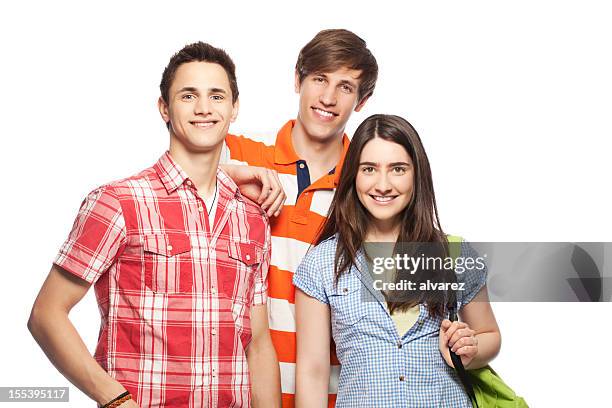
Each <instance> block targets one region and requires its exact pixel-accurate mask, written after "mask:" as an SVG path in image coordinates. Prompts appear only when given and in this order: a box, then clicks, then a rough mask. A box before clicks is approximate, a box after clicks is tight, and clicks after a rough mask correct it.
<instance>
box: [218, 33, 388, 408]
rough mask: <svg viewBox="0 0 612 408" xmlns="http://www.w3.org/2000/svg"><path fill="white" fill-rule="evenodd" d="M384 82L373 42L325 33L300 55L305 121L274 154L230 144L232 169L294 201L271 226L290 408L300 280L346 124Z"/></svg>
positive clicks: (298, 84)
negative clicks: (271, 177) (277, 186)
mask: <svg viewBox="0 0 612 408" xmlns="http://www.w3.org/2000/svg"><path fill="white" fill-rule="evenodd" d="M377 76H378V65H377V63H376V59H375V58H374V56H373V55H372V53H371V52H370V50H368V48H367V47H366V43H365V41H363V40H362V39H361V38H359V37H358V36H357V35H355V34H354V33H352V32H350V31H347V30H324V31H321V32H320V33H318V34H317V35H316V36H315V37H314V38H313V39H312V40H311V41H310V42H309V43H308V44H306V45H305V46H304V48H302V50H301V51H300V54H299V56H298V60H297V64H296V71H295V91H296V93H298V94H299V95H300V98H299V110H298V115H297V119H296V120H290V121H288V122H287V123H285V125H284V126H283V127H282V128H281V129H280V131H279V132H278V135H277V138H276V142H275V144H274V145H272V146H267V145H265V144H264V143H261V142H257V141H254V140H251V139H248V138H245V137H243V136H234V135H228V136H227V138H226V139H225V142H226V144H227V147H228V148H229V151H230V159H231V160H230V161H229V164H248V165H251V166H261V167H266V168H269V169H273V170H276V172H278V176H279V178H280V181H281V184H282V186H283V188H284V190H285V193H286V195H287V201H286V202H285V205H284V206H283V208H282V211H281V212H280V215H279V216H277V217H273V218H271V219H270V223H271V228H272V261H271V266H270V271H269V274H268V279H269V281H268V283H269V288H268V290H269V293H268V294H269V298H268V310H269V323H270V331H271V336H272V341H273V343H274V347H275V349H276V353H277V356H278V360H279V363H280V371H281V383H282V392H283V395H282V398H283V407H285V408H286V407H293V406H294V405H295V398H294V396H295V367H296V365H295V362H296V338H295V331H296V328H295V310H294V295H295V288H294V286H293V284H292V277H293V273H294V272H295V270H296V268H297V266H298V265H299V263H300V262H301V260H302V258H303V257H304V255H305V254H306V252H307V250H308V248H309V247H310V245H311V244H312V243H313V242H314V241H315V238H316V236H317V232H318V230H319V228H320V226H321V225H322V223H323V221H324V220H325V217H326V215H327V212H328V208H329V204H330V202H331V199H332V196H333V194H334V190H335V186H336V183H337V177H338V174H339V172H340V168H341V167H342V161H343V159H344V155H345V153H346V150H347V148H348V144H349V139H348V137H347V136H346V134H344V129H345V126H346V123H347V121H348V119H349V118H350V116H351V114H352V113H353V112H358V111H359V110H361V109H362V108H363V106H364V105H365V103H366V101H367V100H368V98H369V97H370V96H371V95H372V93H373V91H374V86H375V83H376V79H377ZM313 335H316V334H313ZM331 364H332V367H331V376H330V386H329V391H330V396H329V406H330V407H332V406H334V404H335V394H336V390H337V379H338V373H339V366H338V361H337V359H336V357H335V353H334V352H333V351H332V358H331ZM298 403H299V401H298Z"/></svg>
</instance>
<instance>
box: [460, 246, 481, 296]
mask: <svg viewBox="0 0 612 408" xmlns="http://www.w3.org/2000/svg"><path fill="white" fill-rule="evenodd" d="M461 257H462V258H464V259H474V260H475V262H474V265H473V267H470V268H466V269H465V271H464V272H463V273H460V274H459V273H458V274H457V281H458V282H460V283H463V284H464V286H463V291H462V292H461V296H460V298H459V300H460V307H463V306H465V305H467V304H468V303H470V302H471V301H472V300H473V299H474V297H475V296H476V295H477V294H478V292H480V289H482V288H483V287H484V285H485V284H486V283H487V273H488V271H487V265H486V264H485V263H484V258H483V257H481V256H480V254H479V253H478V252H477V251H476V250H475V249H474V248H473V247H472V246H471V245H470V244H469V243H468V242H466V241H462V242H461Z"/></svg>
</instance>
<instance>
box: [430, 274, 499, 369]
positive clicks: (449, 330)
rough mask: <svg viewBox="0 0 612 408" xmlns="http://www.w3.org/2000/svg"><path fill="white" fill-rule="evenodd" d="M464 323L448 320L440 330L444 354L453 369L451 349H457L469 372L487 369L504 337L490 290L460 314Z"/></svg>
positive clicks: (464, 308) (479, 293) (484, 290)
mask: <svg viewBox="0 0 612 408" xmlns="http://www.w3.org/2000/svg"><path fill="white" fill-rule="evenodd" d="M459 317H460V318H461V322H453V323H451V322H450V320H444V321H443V322H442V327H441V330H440V350H441V351H442V355H443V356H444V359H445V360H446V362H447V363H448V364H449V365H450V366H452V362H451V360H450V353H449V352H448V347H447V345H448V346H450V347H451V348H453V351H454V352H455V353H457V355H459V356H461V360H462V362H463V364H464V366H465V368H466V369H475V368H481V367H484V366H486V365H487V364H488V363H489V362H490V361H491V360H493V359H494V358H495V356H497V353H499V350H500V348H501V333H500V331H499V327H498V326H497V321H496V320H495V315H494V314H493V309H491V304H490V303H489V295H488V293H487V287H486V286H483V288H482V289H481V290H480V291H479V292H478V294H477V295H476V297H475V298H474V299H473V300H472V301H471V302H470V303H468V304H467V305H465V306H464V307H463V308H462V309H461V311H460V312H459Z"/></svg>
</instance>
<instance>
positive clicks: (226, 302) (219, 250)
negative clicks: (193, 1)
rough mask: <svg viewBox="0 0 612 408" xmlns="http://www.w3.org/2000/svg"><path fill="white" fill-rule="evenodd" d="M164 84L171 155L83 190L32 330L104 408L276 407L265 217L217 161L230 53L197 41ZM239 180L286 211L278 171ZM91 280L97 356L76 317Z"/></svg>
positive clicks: (232, 89) (231, 81)
mask: <svg viewBox="0 0 612 408" xmlns="http://www.w3.org/2000/svg"><path fill="white" fill-rule="evenodd" d="M160 89H161V97H160V98H159V110H160V113H161V116H162V118H163V119H164V121H165V122H166V124H167V126H168V129H169V132H170V147H169V150H168V151H167V152H166V153H165V154H164V155H163V156H162V157H161V158H160V159H159V160H158V161H157V163H156V164H155V165H154V166H152V167H150V168H148V169H146V170H144V171H142V172H140V173H138V174H137V175H135V176H132V177H129V178H126V179H123V180H120V181H115V182H112V183H109V184H106V185H103V186H101V187H99V188H97V189H95V190H94V191H92V192H91V193H90V194H89V195H88V196H87V198H86V199H85V200H84V202H83V204H82V205H81V208H80V210H79V213H78V216H77V218H76V220H75V222H74V226H73V228H72V231H71V232H70V235H69V237H68V239H67V240H66V242H65V243H64V244H63V246H62V247H61V249H60V252H59V254H58V256H57V258H56V259H55V262H54V265H53V267H52V269H51V272H50V273H49V276H48V277H47V280H46V281H45V283H44V285H43V287H42V289H41V291H40V293H39V295H38V298H37V300H36V302H35V304H34V307H33V309H32V314H31V317H30V321H29V323H28V326H29V327H30V330H31V332H32V334H33V335H34V337H35V338H36V340H37V341H38V342H39V344H40V345H41V347H42V348H43V350H44V351H45V353H46V354H47V355H48V356H49V358H50V359H51V361H52V362H53V363H54V364H55V365H56V366H57V368H58V369H59V370H60V371H61V372H62V373H63V374H64V375H65V376H66V378H68V379H69V380H70V381H71V382H73V383H74V384H75V385H76V386H77V387H79V388H80V389H81V390H83V391H84V392H85V393H86V394H87V395H89V396H90V397H91V398H92V399H94V400H95V401H96V402H97V403H99V404H100V405H102V406H108V407H115V406H121V407H136V406H140V407H250V406H254V407H265V408H269V407H278V406H280V385H279V368H278V362H277V359H276V355H275V351H274V347H273V345H272V341H271V339H270V335H269V331H268V316H267V309H266V302H267V273H268V267H269V262H270V227H269V223H268V218H267V217H266V215H265V213H264V212H263V211H262V209H261V208H260V207H259V206H258V205H257V204H255V203H254V202H252V201H250V200H249V199H248V198H245V197H244V196H243V194H242V193H241V192H240V190H239V189H238V187H237V185H236V183H235V182H234V181H232V179H231V178H230V177H228V175H227V174H226V173H225V172H224V171H223V170H220V169H218V162H219V156H220V152H221V147H222V145H223V140H224V138H225V136H226V134H227V130H228V128H229V125H230V122H232V121H234V119H235V118H236V115H237V113H238V87H237V83H236V76H235V68H234V64H233V62H232V61H231V59H230V58H229V56H228V55H227V54H226V53H225V52H224V51H223V50H220V49H217V48H214V47H212V46H210V45H208V44H204V43H195V44H191V45H188V46H186V47H185V48H183V49H182V50H181V51H179V52H178V53H177V54H175V55H174V56H173V57H172V59H171V60H170V63H169V64H168V66H167V67H166V70H165V71H164V74H163V77H162V82H161V85H160ZM233 176H235V177H236V178H239V179H240V178H241V177H242V179H243V180H242V181H246V184H247V185H248V184H251V186H250V187H253V186H252V184H254V182H257V181H259V184H263V185H264V186H263V187H264V188H263V189H262V190H263V193H262V194H261V195H259V197H258V198H259V199H260V200H259V201H263V200H264V199H266V196H267V199H266V201H265V202H264V207H266V208H268V209H269V211H270V212H272V213H273V212H275V211H276V209H278V208H279V203H282V201H283V199H284V195H283V194H282V193H279V192H278V189H276V190H274V191H273V192H272V194H268V191H269V188H268V186H269V185H271V184H273V182H272V181H273V180H272V179H273V178H274V177H275V176H274V174H273V173H270V172H269V171H268V170H263V169H255V170H253V171H251V172H250V173H249V171H248V170H242V173H241V170H236V169H234V173H233ZM247 187H248V186H247ZM260 187H261V186H260ZM256 196H257V195H256ZM91 284H95V285H94V289H95V293H96V298H97V301H98V305H99V309H100V313H101V320H102V327H101V331H100V336H99V341H98V345H97V347H96V352H95V355H94V357H92V356H91V355H90V354H89V352H88V350H87V348H86V347H85V345H84V344H83V342H82V340H81V338H80V336H79V335H78V333H77V331H76V330H75V328H74V326H73V325H72V324H71V323H70V320H69V319H68V313H69V311H70V309H71V308H72V307H73V306H74V305H75V304H76V303H77V302H78V301H79V300H80V299H81V298H82V297H83V296H84V295H85V293H86V292H87V290H88V289H89V287H90V285H91Z"/></svg>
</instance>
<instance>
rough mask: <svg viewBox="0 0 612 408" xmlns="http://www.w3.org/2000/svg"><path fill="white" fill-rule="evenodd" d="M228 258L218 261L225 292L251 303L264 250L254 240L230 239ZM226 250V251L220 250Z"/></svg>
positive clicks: (232, 297) (220, 278)
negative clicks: (240, 240) (237, 240)
mask: <svg viewBox="0 0 612 408" xmlns="http://www.w3.org/2000/svg"><path fill="white" fill-rule="evenodd" d="M225 245H227V259H226V260H224V261H222V262H218V263H217V270H218V273H219V275H218V280H219V282H221V290H222V291H223V294H224V295H225V296H227V297H228V298H230V299H233V300H235V301H237V302H239V303H250V302H251V299H252V297H253V290H254V285H255V274H256V273H257V272H258V270H259V264H260V263H261V260H262V250H261V249H260V248H259V247H258V246H257V245H255V244H254V243H252V242H236V241H228V242H226V243H225ZM220 252H222V253H223V252H224V251H220Z"/></svg>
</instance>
